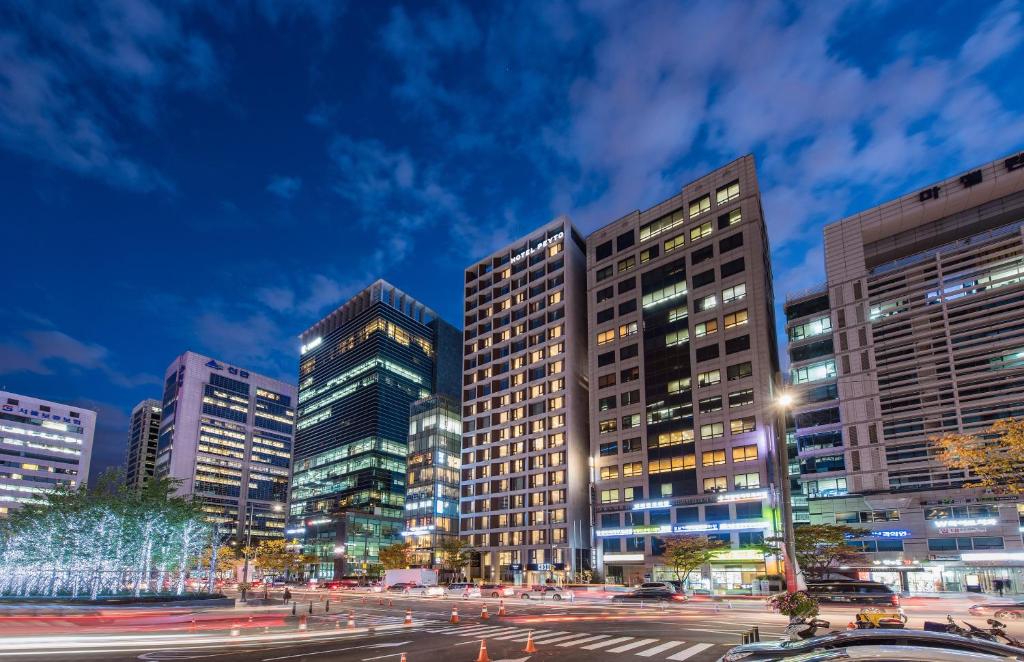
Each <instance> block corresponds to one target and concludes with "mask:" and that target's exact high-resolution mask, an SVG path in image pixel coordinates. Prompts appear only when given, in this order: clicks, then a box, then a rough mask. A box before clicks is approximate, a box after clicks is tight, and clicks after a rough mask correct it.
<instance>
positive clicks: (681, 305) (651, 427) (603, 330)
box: [587, 156, 782, 593]
mask: <svg viewBox="0 0 1024 662" xmlns="http://www.w3.org/2000/svg"><path fill="white" fill-rule="evenodd" d="M587 254H588V274H587V278H588V281H587V282H588V288H587V290H588V299H589V301H588V304H589V311H588V314H589V324H588V327H587V333H588V335H589V342H590V366H589V372H590V417H591V420H590V429H591V437H590V438H591V448H590V453H591V458H592V461H593V465H594V466H593V480H594V523H595V527H596V529H595V539H596V544H597V552H598V559H599V565H600V568H601V569H602V570H603V572H604V573H605V574H606V575H607V576H608V577H609V578H614V579H615V580H617V581H623V582H626V583H630V584H632V583H636V582H640V581H644V580H645V579H654V580H664V579H675V575H674V573H673V572H672V571H671V569H670V568H669V567H668V566H667V564H666V563H665V561H664V559H663V558H662V552H663V549H664V542H665V540H666V539H667V538H670V537H672V536H678V535H707V536H709V537H711V538H718V539H721V540H722V541H723V542H724V543H726V544H727V545H728V549H726V550H724V551H722V552H721V553H719V554H718V556H717V557H716V558H715V560H714V561H713V562H712V563H711V564H710V570H709V574H708V575H707V576H700V575H701V572H700V571H695V572H694V573H692V574H691V576H690V578H689V582H690V583H691V585H693V586H695V587H702V588H704V589H708V590H711V591H713V592H715V593H720V592H728V593H741V592H744V591H749V590H750V588H751V586H752V585H753V584H754V583H755V580H756V579H757V578H758V576H762V575H764V574H766V572H770V571H774V570H775V567H774V566H775V561H776V560H775V559H773V558H768V559H766V558H765V556H764V555H763V554H762V553H761V551H760V550H759V549H758V545H759V544H760V543H761V542H762V541H763V540H764V539H765V538H766V537H769V536H772V535H778V534H779V533H780V526H781V521H780V519H779V518H778V516H777V512H778V508H777V507H778V505H779V499H780V492H781V490H780V489H778V488H779V487H780V486H779V482H778V481H779V475H778V474H779V471H778V470H777V468H776V463H777V462H778V458H779V456H778V453H777V451H776V445H777V443H778V442H779V437H780V436H781V435H780V432H779V431H780V430H781V426H782V422H781V420H780V415H779V412H778V410H777V409H776V408H775V406H774V395H775V384H776V380H777V376H778V370H779V362H778V351H777V345H776V336H775V320H774V312H773V294H772V285H771V282H772V277H771V266H770V263H769V249H768V238H767V233H766V229H765V223H764V220H763V217H762V212H761V201H760V196H759V191H758V183H757V176H756V173H755V168H754V159H753V157H751V156H745V157H742V158H740V159H738V160H736V161H734V162H732V163H730V164H728V165H726V166H724V167H722V168H719V169H718V170H715V171H713V172H711V173H710V174H708V175H705V176H703V177H701V178H700V179H697V180H696V181H694V182H692V183H690V184H687V185H685V186H683V187H682V189H681V191H680V192H679V193H678V194H677V195H674V196H672V197H671V198H669V199H667V200H665V201H663V202H661V203H659V204H658V205H656V206H654V207H652V208H651V209H648V210H646V211H636V212H633V213H631V214H628V215H626V216H624V217H622V218H620V219H619V220H617V221H614V222H613V223H610V224H609V225H607V226H605V227H603V228H601V229H599V230H597V231H595V232H594V233H593V234H591V235H590V236H589V237H587Z"/></svg>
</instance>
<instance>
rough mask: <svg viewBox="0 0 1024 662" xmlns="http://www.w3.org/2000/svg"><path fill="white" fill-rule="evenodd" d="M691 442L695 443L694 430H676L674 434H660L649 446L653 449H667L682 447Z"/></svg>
mask: <svg viewBox="0 0 1024 662" xmlns="http://www.w3.org/2000/svg"><path fill="white" fill-rule="evenodd" d="M691 441H693V430H675V431H674V432H662V433H660V434H659V435H658V436H657V437H656V438H655V439H653V440H651V441H650V442H649V443H648V446H650V447H651V448H666V447H668V446H681V445H682V444H684V443H690V442H691Z"/></svg>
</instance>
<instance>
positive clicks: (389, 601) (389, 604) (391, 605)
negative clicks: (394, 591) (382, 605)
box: [388, 598, 395, 607]
mask: <svg viewBox="0 0 1024 662" xmlns="http://www.w3.org/2000/svg"><path fill="white" fill-rule="evenodd" d="M388 606H389V607H394V606H395V603H393V602H391V598H388Z"/></svg>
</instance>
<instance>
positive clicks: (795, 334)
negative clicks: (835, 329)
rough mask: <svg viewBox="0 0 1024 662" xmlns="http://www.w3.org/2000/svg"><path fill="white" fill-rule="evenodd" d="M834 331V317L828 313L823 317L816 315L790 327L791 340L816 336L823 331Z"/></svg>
mask: <svg viewBox="0 0 1024 662" xmlns="http://www.w3.org/2000/svg"><path fill="white" fill-rule="evenodd" d="M831 331H832V318H830V317H829V316H828V315H825V316H823V317H816V318H814V319H812V320H808V321H806V322H804V323H803V324H798V325H796V326H794V327H792V328H790V329H789V339H790V340H801V339H803V338H813V337H814V336H820V335H822V334H823V333H830V332H831Z"/></svg>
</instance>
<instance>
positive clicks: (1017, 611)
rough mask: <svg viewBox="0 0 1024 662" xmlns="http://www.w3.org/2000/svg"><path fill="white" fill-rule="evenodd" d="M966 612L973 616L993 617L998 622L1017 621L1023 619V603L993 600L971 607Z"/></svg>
mask: <svg viewBox="0 0 1024 662" xmlns="http://www.w3.org/2000/svg"><path fill="white" fill-rule="evenodd" d="M967 611H969V612H971V614H972V615H974V616H994V617H996V618H998V619H999V620H1007V621H1019V620H1020V619H1022V618H1024V601H1004V600H994V601H992V602H984V603H981V604H977V605H971V606H970V607H969V608H968V610H967Z"/></svg>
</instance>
